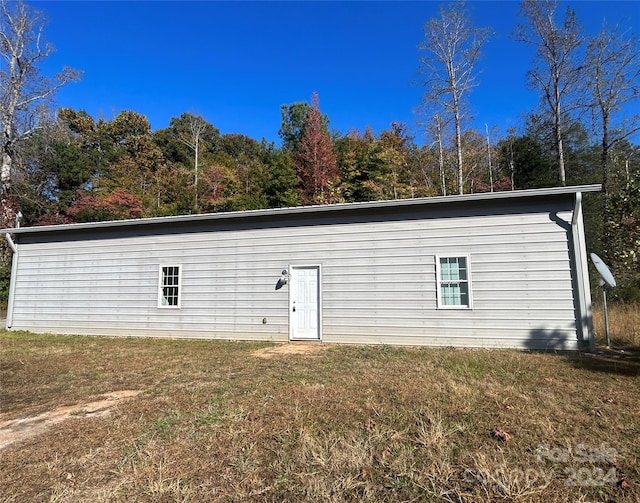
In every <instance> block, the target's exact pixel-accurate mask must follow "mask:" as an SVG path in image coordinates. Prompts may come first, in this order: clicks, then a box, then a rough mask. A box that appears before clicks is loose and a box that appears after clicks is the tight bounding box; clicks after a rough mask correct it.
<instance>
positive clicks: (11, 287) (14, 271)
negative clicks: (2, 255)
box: [4, 233, 18, 330]
mask: <svg viewBox="0 0 640 503" xmlns="http://www.w3.org/2000/svg"><path fill="white" fill-rule="evenodd" d="M4 237H5V239H6V240H7V243H8V244H9V248H11V251H12V252H13V257H11V278H10V279H9V300H8V301H7V322H6V328H7V330H8V329H10V328H11V325H12V324H13V298H14V295H15V289H16V276H17V273H18V245H17V244H16V243H14V241H13V239H12V238H11V234H8V233H7V234H5V235H4Z"/></svg>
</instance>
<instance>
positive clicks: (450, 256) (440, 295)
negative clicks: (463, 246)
mask: <svg viewBox="0 0 640 503" xmlns="http://www.w3.org/2000/svg"><path fill="white" fill-rule="evenodd" d="M435 258H436V290H437V291H436V298H437V301H438V309H454V310H460V309H463V310H471V309H473V288H472V281H471V256H470V255H469V254H465V253H455V254H454V253H451V254H440V255H436V256H435ZM442 259H464V260H465V264H466V270H467V279H466V280H458V281H450V280H443V279H442V266H441V264H440V261H441V260H442ZM446 283H457V284H462V283H466V285H467V296H468V304H445V303H444V302H443V300H444V295H443V293H442V285H443V284H446Z"/></svg>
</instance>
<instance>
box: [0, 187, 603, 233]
mask: <svg viewBox="0 0 640 503" xmlns="http://www.w3.org/2000/svg"><path fill="white" fill-rule="evenodd" d="M600 190H602V185H601V184H591V185H573V186H568V187H548V188H542V189H524V190H509V191H500V192H478V193H475V194H457V195H450V196H434V197H421V198H412V199H391V200H385V201H364V202H356V203H335V204H324V205H313V206H292V207H287V208H268V209H260V210H243V211H229V212H222V213H199V214H196V215H172V216H166V217H151V218H136V219H128V220H108V221H103V222H87V223H76V224H59V225H43V226H34V227H19V228H6V229H0V234H27V233H36V232H65V231H74V230H86V229H106V228H117V227H130V226H138V225H154V224H156V225H157V224H164V223H167V224H169V223H180V222H198V221H208V220H225V219H236V218H247V217H268V216H277V215H283V216H286V215H295V214H302V213H324V212H334V211H345V210H354V209H362V210H364V209H379V208H389V207H403V206H420V205H428V204H450V203H462V202H473V201H485V200H499V199H511V198H525V197H544V196H556V195H562V194H574V193H577V192H599V191H600Z"/></svg>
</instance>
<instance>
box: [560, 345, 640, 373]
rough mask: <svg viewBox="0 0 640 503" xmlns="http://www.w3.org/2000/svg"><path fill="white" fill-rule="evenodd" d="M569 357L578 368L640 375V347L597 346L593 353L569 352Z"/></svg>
mask: <svg viewBox="0 0 640 503" xmlns="http://www.w3.org/2000/svg"><path fill="white" fill-rule="evenodd" d="M566 357H567V359H568V360H569V361H570V362H571V363H572V364H573V365H574V366H575V367H577V368H581V369H586V370H593V371H594V372H607V373H610V374H619V375H626V376H640V348H638V347H632V348H624V349H618V348H607V347H596V350H595V351H594V352H591V353H585V352H576V353H574V354H567V355H566Z"/></svg>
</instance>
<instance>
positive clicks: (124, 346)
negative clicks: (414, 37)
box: [0, 332, 640, 503]
mask: <svg viewBox="0 0 640 503" xmlns="http://www.w3.org/2000/svg"><path fill="white" fill-rule="evenodd" d="M267 347H270V345H268V344H258V343H232V342H204V341H167V340H151V339H146V340H140V339H110V338H90V337H53V336H40V335H33V334H26V333H6V332H5V333H0V382H1V383H2V386H1V387H0V404H1V406H2V409H1V411H0V422H2V421H7V420H10V419H16V418H20V417H27V416H34V415H37V414H41V413H43V412H46V411H48V410H53V409H56V408H57V407H60V406H69V407H78V410H82V408H81V407H80V406H79V404H82V403H83V402H88V401H91V400H92V399H94V398H95V397H98V396H100V395H103V394H106V393H110V392H114V391H118V390H136V389H137V390H142V393H140V394H139V395H138V396H137V397H135V398H132V399H129V400H123V401H121V402H119V403H117V404H116V405H114V406H113V407H112V408H111V409H110V411H109V414H103V415H95V416H88V415H83V414H76V415H74V416H73V417H71V418H69V419H68V420H66V421H62V422H59V423H57V424H54V425H52V426H51V427H49V428H48V429H47V430H46V431H44V432H43V433H41V434H40V435H38V436H34V437H31V438H28V439H25V440H23V441H21V442H17V443H14V444H11V445H10V446H8V447H6V448H5V449H2V450H0V488H2V491H1V492H0V501H2V502H32V501H34V502H40V501H42V502H45V501H47V502H98V503H101V502H112V501H115V502H125V501H127V502H129V501H144V502H146V501H150V502H174V501H175V502H200V501H207V502H208V501H221V502H233V501H256V502H261V501H265V502H266V501H273V502H276V501H329V502H331V501H336V502H338V501H457V502H486V501H514V502H515V501H522V502H538V501H540V502H543V501H544V502H551V501H584V502H586V501H616V502H626V501H639V500H640V469H639V466H640V462H639V461H640V460H639V458H640V442H638V435H639V433H640V386H639V384H640V359H639V358H638V355H635V356H634V354H632V353H630V352H625V353H624V355H620V354H615V355H612V354H596V355H586V354H542V353H526V352H517V351H481V350H452V349H428V348H394V347H386V346H379V347H366V346H335V347H329V348H327V349H325V350H323V351H319V352H315V353H305V354H278V353H271V357H270V358H260V357H257V356H254V354H253V353H254V352H256V350H259V349H261V348H267Z"/></svg>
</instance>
